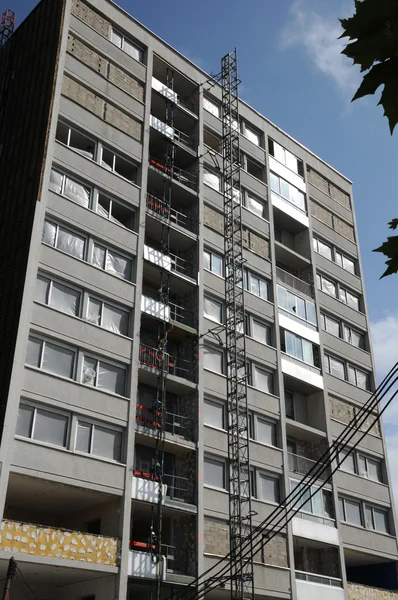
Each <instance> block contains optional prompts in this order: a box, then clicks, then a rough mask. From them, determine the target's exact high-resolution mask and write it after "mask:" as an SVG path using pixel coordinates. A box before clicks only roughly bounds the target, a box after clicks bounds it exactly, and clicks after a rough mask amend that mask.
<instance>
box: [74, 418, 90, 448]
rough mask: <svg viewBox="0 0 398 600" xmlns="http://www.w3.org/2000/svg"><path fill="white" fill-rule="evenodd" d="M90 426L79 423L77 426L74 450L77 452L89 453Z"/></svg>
mask: <svg viewBox="0 0 398 600" xmlns="http://www.w3.org/2000/svg"><path fill="white" fill-rule="evenodd" d="M90 437H91V425H89V423H84V422H83V421H79V422H78V424H77V433H76V445H75V449H76V450H78V451H79V452H90Z"/></svg>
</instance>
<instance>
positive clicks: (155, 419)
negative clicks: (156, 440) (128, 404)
mask: <svg viewBox="0 0 398 600" xmlns="http://www.w3.org/2000/svg"><path fill="white" fill-rule="evenodd" d="M136 421H137V424H138V425H142V426H143V427H146V428H148V429H150V430H152V431H155V430H156V429H158V428H159V426H160V423H162V425H163V426H164V428H165V430H166V431H167V432H168V433H171V434H172V435H177V436H180V437H182V438H184V439H185V440H192V439H193V425H194V423H193V419H190V418H188V417H184V416H182V415H178V414H175V413H172V412H169V411H165V413H164V416H163V419H162V414H161V412H159V411H156V409H155V408H152V407H148V406H145V405H144V404H139V403H137V406H136Z"/></svg>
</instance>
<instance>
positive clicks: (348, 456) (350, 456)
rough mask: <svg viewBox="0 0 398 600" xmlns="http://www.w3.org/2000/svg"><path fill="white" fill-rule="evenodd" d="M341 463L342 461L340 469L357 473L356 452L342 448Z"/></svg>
mask: <svg viewBox="0 0 398 600" xmlns="http://www.w3.org/2000/svg"><path fill="white" fill-rule="evenodd" d="M339 463H340V465H339V466H340V469H341V470H342V471H347V473H356V465H355V454H354V452H348V451H347V450H340V452H339Z"/></svg>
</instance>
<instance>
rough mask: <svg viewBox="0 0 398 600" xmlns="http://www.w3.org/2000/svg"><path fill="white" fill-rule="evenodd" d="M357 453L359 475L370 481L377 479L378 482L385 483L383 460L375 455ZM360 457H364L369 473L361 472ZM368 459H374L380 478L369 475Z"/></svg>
mask: <svg viewBox="0 0 398 600" xmlns="http://www.w3.org/2000/svg"><path fill="white" fill-rule="evenodd" d="M356 454H357V459H358V475H359V477H363V478H365V479H369V480H370V481H375V482H377V483H384V477H383V465H382V461H381V460H379V459H378V458H375V457H373V456H369V455H368V454H363V453H362V452H357V453H356ZM360 459H363V460H364V461H365V464H366V473H367V475H362V473H361V467H360ZM368 461H372V462H374V463H376V464H377V470H378V472H379V478H377V479H375V478H374V477H370V476H369V468H368Z"/></svg>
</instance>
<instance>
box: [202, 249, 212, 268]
mask: <svg viewBox="0 0 398 600" xmlns="http://www.w3.org/2000/svg"><path fill="white" fill-rule="evenodd" d="M210 264H211V259H210V252H207V251H206V250H205V251H204V252H203V268H204V269H208V270H209V271H210Z"/></svg>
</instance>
